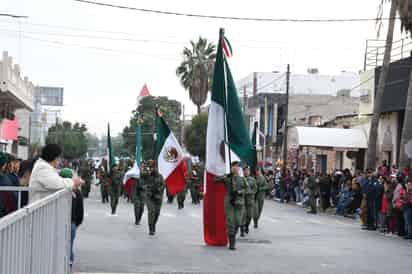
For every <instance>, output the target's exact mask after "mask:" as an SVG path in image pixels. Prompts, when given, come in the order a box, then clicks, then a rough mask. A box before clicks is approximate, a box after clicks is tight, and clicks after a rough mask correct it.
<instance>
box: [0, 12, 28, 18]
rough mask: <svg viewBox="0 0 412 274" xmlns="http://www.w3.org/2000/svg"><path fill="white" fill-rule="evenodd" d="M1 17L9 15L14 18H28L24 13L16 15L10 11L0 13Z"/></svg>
mask: <svg viewBox="0 0 412 274" xmlns="http://www.w3.org/2000/svg"><path fill="white" fill-rule="evenodd" d="M0 16H1V17H10V18H14V19H26V18H29V17H28V16H25V15H16V14H11V13H0Z"/></svg>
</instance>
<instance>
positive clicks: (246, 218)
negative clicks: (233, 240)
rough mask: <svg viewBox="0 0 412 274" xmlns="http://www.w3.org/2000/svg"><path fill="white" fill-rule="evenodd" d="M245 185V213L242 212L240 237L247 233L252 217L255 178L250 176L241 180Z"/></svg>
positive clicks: (255, 185) (255, 189)
mask: <svg viewBox="0 0 412 274" xmlns="http://www.w3.org/2000/svg"><path fill="white" fill-rule="evenodd" d="M243 179H244V180H245V183H246V190H245V211H244V212H243V221H242V225H243V227H241V230H240V232H241V236H243V235H244V234H243V233H246V234H248V233H249V225H250V222H251V220H252V217H253V211H254V209H255V196H256V192H257V184H256V180H255V178H253V177H252V176H248V177H245V178H243Z"/></svg>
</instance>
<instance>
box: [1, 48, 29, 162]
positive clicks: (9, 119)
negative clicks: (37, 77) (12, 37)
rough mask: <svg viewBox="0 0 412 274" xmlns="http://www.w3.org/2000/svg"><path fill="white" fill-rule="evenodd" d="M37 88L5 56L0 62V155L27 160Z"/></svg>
mask: <svg viewBox="0 0 412 274" xmlns="http://www.w3.org/2000/svg"><path fill="white" fill-rule="evenodd" d="M33 93H34V85H33V83H32V82H30V81H29V79H28V78H27V77H23V76H22V75H21V71H20V66H19V65H18V64H13V58H12V57H11V56H9V55H8V53H7V52H3V55H2V59H1V60H0V151H6V152H8V153H13V154H15V155H16V156H18V157H20V158H23V159H25V158H27V156H28V139H29V131H28V129H29V126H28V117H29V112H30V111H32V110H33V109H34V100H33Z"/></svg>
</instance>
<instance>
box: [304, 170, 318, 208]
mask: <svg viewBox="0 0 412 274" xmlns="http://www.w3.org/2000/svg"><path fill="white" fill-rule="evenodd" d="M306 180H307V183H306V187H307V189H308V194H309V205H310V210H309V211H308V213H310V214H316V213H317V209H316V194H317V191H316V190H317V183H316V179H315V177H314V176H313V172H312V170H310V169H309V170H308V176H307V178H306Z"/></svg>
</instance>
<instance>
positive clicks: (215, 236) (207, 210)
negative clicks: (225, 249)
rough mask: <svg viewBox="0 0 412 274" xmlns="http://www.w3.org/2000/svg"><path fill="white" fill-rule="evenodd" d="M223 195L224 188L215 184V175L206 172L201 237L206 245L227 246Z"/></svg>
mask: <svg viewBox="0 0 412 274" xmlns="http://www.w3.org/2000/svg"><path fill="white" fill-rule="evenodd" d="M225 193H226V189H225V186H224V185H223V184H216V183H215V175H214V174H212V173H209V172H206V193H205V196H204V198H203V233H204V235H203V236H204V240H205V242H206V244H207V245H212V246H225V245H227V233H226V216H225V206H224V204H225V203H224V200H225V198H224V197H225Z"/></svg>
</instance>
